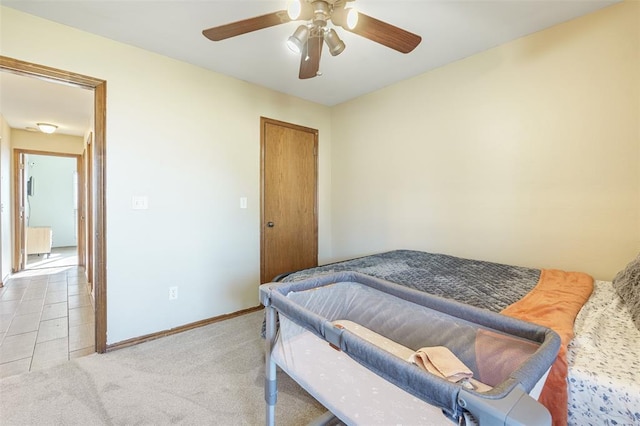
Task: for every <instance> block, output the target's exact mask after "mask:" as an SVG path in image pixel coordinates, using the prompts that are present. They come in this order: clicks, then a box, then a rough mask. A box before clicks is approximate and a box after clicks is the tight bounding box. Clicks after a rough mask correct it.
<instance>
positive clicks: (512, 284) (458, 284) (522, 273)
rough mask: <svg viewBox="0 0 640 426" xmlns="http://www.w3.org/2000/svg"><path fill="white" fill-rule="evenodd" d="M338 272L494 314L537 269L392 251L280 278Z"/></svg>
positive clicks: (523, 290) (525, 287)
mask: <svg viewBox="0 0 640 426" xmlns="http://www.w3.org/2000/svg"><path fill="white" fill-rule="evenodd" d="M340 271H355V272H360V273H363V274H367V275H371V276H374V277H377V278H381V279H384V280H387V281H391V282H394V283H397V284H402V285H405V286H407V287H411V288H414V289H416V290H420V291H424V292H427V293H430V294H433V295H436V296H440V297H445V298H447V299H453V300H456V301H458V302H462V303H466V304H469V305H472V306H476V307H478V308H483V309H488V310H490V311H494V312H500V311H502V310H503V309H504V308H506V307H507V306H509V305H510V304H512V303H514V302H517V301H518V300H520V299H521V298H522V297H524V296H525V295H526V294H527V293H529V291H531V289H533V287H534V286H535V285H536V284H537V283H538V280H539V278H540V272H541V271H540V269H531V268H523V267H519V266H510V265H503V264H500V263H493V262H485V261H479V260H470V259H463V258H459V257H455V256H448V255H444V254H434V253H426V252H421V251H413V250H394V251H389V252H385V253H380V254H374V255H371V256H366V257H361V258H357V259H352V260H347V261H344V262H337V263H332V264H329V265H324V266H319V267H316V268H311V269H305V270H302V271H298V272H294V273H292V274H289V275H287V276H285V277H284V278H281V279H280V281H282V282H291V281H300V280H303V279H305V278H309V277H312V276H317V275H325V274H331V273H333V272H340Z"/></svg>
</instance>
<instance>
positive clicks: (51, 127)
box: [38, 123, 58, 134]
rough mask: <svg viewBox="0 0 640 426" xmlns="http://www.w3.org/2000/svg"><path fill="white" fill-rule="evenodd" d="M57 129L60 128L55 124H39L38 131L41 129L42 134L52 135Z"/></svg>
mask: <svg viewBox="0 0 640 426" xmlns="http://www.w3.org/2000/svg"><path fill="white" fill-rule="evenodd" d="M57 128H58V126H56V125H55V124H49V123H38V129H40V131H41V132H42V133H48V134H51V133H53V132H55V131H56V129H57Z"/></svg>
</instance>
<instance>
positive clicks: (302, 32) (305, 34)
mask: <svg viewBox="0 0 640 426" xmlns="http://www.w3.org/2000/svg"><path fill="white" fill-rule="evenodd" d="M307 38H309V28H307V26H306V25H300V26H299V27H298V28H296V30H295V32H294V33H293V35H292V36H291V37H289V38H288V39H287V47H288V48H289V49H291V50H292V51H294V52H295V53H300V52H302V47H303V46H304V44H305V43H306V42H307Z"/></svg>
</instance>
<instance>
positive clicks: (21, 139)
mask: <svg viewBox="0 0 640 426" xmlns="http://www.w3.org/2000/svg"><path fill="white" fill-rule="evenodd" d="M78 90H80V89H78ZM11 148H13V149H26V150H32V151H44V152H57V153H62V154H77V155H80V154H82V152H83V151H84V141H83V139H82V137H80V136H71V135H62V134H55V133H53V134H50V135H48V134H46V133H41V132H30V131H28V130H20V129H12V130H11Z"/></svg>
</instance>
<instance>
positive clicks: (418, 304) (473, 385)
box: [260, 272, 560, 426]
mask: <svg viewBox="0 0 640 426" xmlns="http://www.w3.org/2000/svg"><path fill="white" fill-rule="evenodd" d="M260 300H261V302H262V304H263V305H264V306H265V308H266V373H265V376H266V377H265V400H266V403H267V408H266V416H267V424H268V425H273V424H275V404H276V400H277V383H276V366H279V367H280V368H282V370H283V371H285V372H286V373H287V374H288V375H289V376H291V377H292V378H293V379H294V380H295V381H296V382H298V383H299V384H300V385H301V386H302V387H303V388H304V389H306V390H307V391H308V392H309V393H310V394H311V395H313V396H314V397H315V398H316V399H317V400H318V401H319V402H320V403H321V404H322V405H324V406H325V407H326V408H327V409H328V410H329V412H330V413H332V415H334V416H335V417H337V418H338V419H339V420H340V421H342V422H344V423H346V424H366V425H372V424H448V425H450V424H452V422H453V421H455V422H456V423H463V424H464V423H466V424H475V423H478V424H480V425H482V426H485V425H494V424H500V425H503V424H509V425H520V424H521V425H548V424H550V423H551V417H550V415H549V412H548V411H547V410H546V408H545V407H544V406H542V405H541V404H539V403H538V402H537V401H536V399H534V396H537V394H538V393H539V389H540V386H541V384H543V383H544V380H545V377H546V374H547V373H548V370H549V368H550V366H551V364H552V363H553V361H554V360H555V358H556V355H557V353H558V349H559V347H560V338H559V337H558V335H557V334H556V333H554V332H553V331H551V330H550V329H547V328H544V327H540V326H537V325H534V324H530V323H527V322H524V321H519V320H516V319H513V318H509V317H506V316H503V315H500V314H496V313H492V312H489V311H485V310H482V309H478V308H474V307H471V306H468V305H464V304H461V303H457V302H454V301H450V300H446V299H443V298H439V297H436V296H432V295H429V294H427V293H422V292H419V291H416V290H413V289H409V288H406V287H403V286H399V285H396V284H393V283H390V282H387V281H384V280H380V279H377V278H373V277H370V276H367V275H363V274H358V273H353V272H343V273H337V274H331V275H325V276H320V277H317V278H311V279H307V280H304V281H298V282H295V283H284V284H282V283H268V284H263V285H262V286H260ZM278 319H279V324H278ZM532 395H533V396H532Z"/></svg>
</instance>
